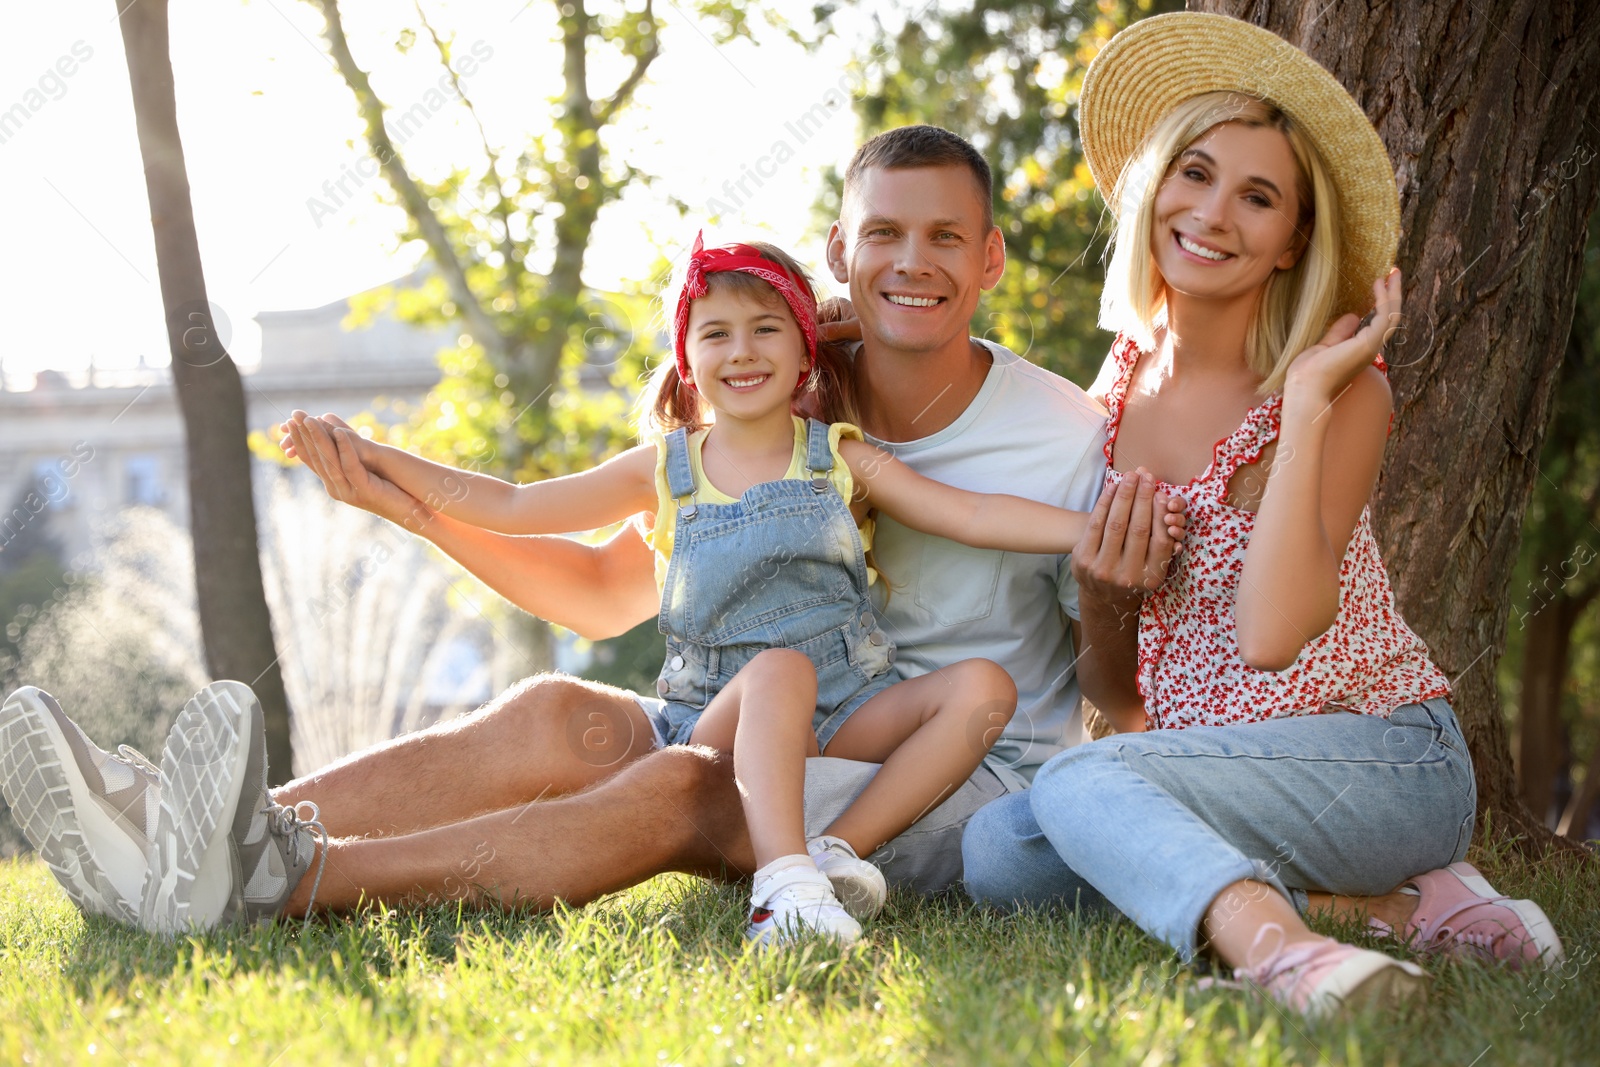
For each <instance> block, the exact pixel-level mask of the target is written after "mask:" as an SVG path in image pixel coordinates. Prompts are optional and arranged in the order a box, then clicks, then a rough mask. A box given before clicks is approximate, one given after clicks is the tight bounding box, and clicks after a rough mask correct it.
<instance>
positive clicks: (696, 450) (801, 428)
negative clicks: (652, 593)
mask: <svg viewBox="0 0 1600 1067" xmlns="http://www.w3.org/2000/svg"><path fill="white" fill-rule="evenodd" d="M793 418H794V455H793V456H792V457H791V458H790V459H789V469H788V470H786V471H784V472H783V477H784V479H789V478H802V479H806V480H810V475H809V474H808V473H807V471H806V420H805V419H802V418H800V417H799V416H798V415H796V416H793ZM709 432H710V431H709V430H698V431H696V432H694V433H692V434H690V435H689V466H690V467H691V468H692V469H693V471H694V484H695V493H694V502H695V503H696V504H737V503H738V500H736V499H735V498H733V497H731V496H728V495H727V494H726V493H723V492H719V491H718V490H717V487H716V486H714V485H712V484H711V481H710V479H708V478H707V477H706V471H705V467H703V466H702V465H701V463H700V449H701V447H702V446H703V445H704V444H705V439H706V434H707V433H709ZM844 437H848V438H850V439H851V440H854V441H861V440H865V438H864V437H863V436H862V434H861V431H860V430H859V429H857V428H856V427H855V426H852V425H851V424H850V423H848V422H836V423H834V424H833V425H831V426H829V427H828V450H829V451H830V452H832V453H833V470H832V471H830V472H829V474H828V480H829V481H831V482H832V483H833V487H834V488H835V489H837V490H838V491H839V496H840V497H841V498H843V499H844V501H845V503H846V504H848V503H849V502H850V500H851V498H852V496H853V494H854V493H855V479H853V478H852V477H851V476H850V465H849V464H848V463H846V462H845V461H844V457H843V456H841V455H839V441H840V439H841V438H844ZM650 441H651V443H652V444H654V445H655V446H656V518H655V526H654V528H653V529H648V530H645V531H644V540H645V544H647V545H649V546H650V547H651V548H652V549H654V550H655V554H656V588H657V589H664V588H665V587H666V584H667V563H668V562H669V561H670V560H671V559H672V542H673V534H674V532H675V531H676V530H677V526H678V502H677V501H676V500H674V499H673V496H672V490H671V489H669V488H668V487H667V442H666V437H665V435H663V434H659V433H658V434H652V435H651V437H650ZM873 526H874V523H873V521H872V519H870V518H868V519H865V520H863V521H862V522H860V523H858V524H857V527H856V528H857V529H858V530H859V531H860V532H861V548H862V550H863V551H867V550H870V549H871V548H872V531H873ZM877 580H878V572H877V571H875V570H873V569H872V568H871V567H868V568H867V584H868V585H871V584H872V583H873V582H875V581H877Z"/></svg>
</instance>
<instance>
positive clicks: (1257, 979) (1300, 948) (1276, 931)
mask: <svg viewBox="0 0 1600 1067" xmlns="http://www.w3.org/2000/svg"><path fill="white" fill-rule="evenodd" d="M1271 935H1276V936H1277V937H1279V938H1282V937H1283V927H1282V926H1281V925H1279V924H1278V923H1264V924H1263V925H1262V927H1261V929H1259V930H1257V931H1256V936H1255V939H1254V940H1253V941H1251V942H1250V949H1249V951H1248V952H1246V953H1245V959H1251V958H1253V957H1254V956H1255V954H1256V951H1257V950H1258V949H1259V948H1260V947H1261V942H1262V941H1263V940H1265V939H1266V938H1267V937H1269V936H1271ZM1330 946H1332V947H1335V948H1338V947H1342V946H1340V945H1339V943H1338V942H1337V941H1334V940H1333V939H1332V938H1319V939H1317V940H1315V941H1299V942H1296V943H1295V944H1293V945H1289V946H1287V947H1282V948H1279V949H1278V951H1276V952H1274V953H1273V954H1272V955H1270V956H1268V957H1267V958H1266V959H1264V960H1262V961H1261V962H1260V963H1258V964H1255V965H1254V966H1251V965H1249V964H1246V965H1245V966H1243V967H1236V968H1234V971H1233V977H1232V978H1231V979H1230V978H1202V979H1200V980H1199V981H1198V982H1196V983H1195V988H1196V989H1250V988H1252V987H1256V988H1260V989H1263V990H1267V991H1269V992H1270V991H1271V987H1272V986H1273V985H1274V984H1275V983H1278V982H1280V981H1281V980H1282V979H1284V978H1287V977H1289V976H1290V975H1291V973H1292V972H1295V971H1298V970H1300V969H1301V968H1303V967H1305V966H1306V965H1307V964H1309V963H1312V962H1313V961H1314V960H1315V959H1316V957H1318V956H1320V955H1321V954H1322V953H1324V952H1326V951H1327V950H1328V948H1329V947H1330ZM1288 984H1289V986H1291V987H1292V986H1293V985H1294V982H1293V981H1291V982H1289V983H1288Z"/></svg>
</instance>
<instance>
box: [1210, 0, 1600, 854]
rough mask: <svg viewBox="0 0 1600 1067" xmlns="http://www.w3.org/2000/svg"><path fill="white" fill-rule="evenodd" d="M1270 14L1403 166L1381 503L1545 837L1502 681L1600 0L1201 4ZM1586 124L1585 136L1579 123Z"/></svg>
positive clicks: (1581, 227)
mask: <svg viewBox="0 0 1600 1067" xmlns="http://www.w3.org/2000/svg"><path fill="white" fill-rule="evenodd" d="M1189 6H1190V8H1191V9H1198V10H1206V11H1213V12H1218V13H1220V14H1225V15H1232V16H1234V17H1236V18H1242V19H1246V20H1247V21H1250V22H1253V23H1255V24H1257V25H1260V26H1264V27H1266V28H1267V29H1269V30H1271V31H1273V32H1274V33H1276V34H1278V35H1279V36H1281V37H1283V38H1284V39H1285V40H1288V41H1289V42H1291V43H1293V44H1295V45H1297V46H1298V47H1300V48H1302V49H1304V50H1305V51H1306V52H1307V53H1309V54H1310V55H1311V56H1312V57H1313V58H1314V59H1316V60H1317V61H1318V62H1319V63H1321V64H1322V65H1323V66H1325V67H1326V68H1328V70H1330V71H1331V72H1332V73H1333V75H1334V76H1335V77H1336V78H1338V79H1339V81H1340V82H1341V83H1342V84H1343V85H1344V86H1345V87H1346V88H1347V89H1349V90H1350V92H1351V94H1352V95H1353V96H1354V97H1355V98H1356V100H1357V101H1359V102H1360V103H1361V105H1362V107H1363V108H1364V109H1365V110H1366V113H1367V116H1368V117H1369V118H1370V119H1372V121H1373V125H1374V126H1376V127H1377V130H1378V133H1379V135H1380V136H1381V137H1382V138H1383V142H1384V144H1385V145H1386V146H1387V147H1388V149H1389V156H1390V159H1391V160H1393V162H1394V164H1395V173H1396V176H1397V179H1398V181H1399V183H1400V204H1401V227H1402V232H1403V234H1404V236H1403V238H1402V240H1401V244H1400V251H1399V256H1398V259H1399V265H1400V267H1401V269H1402V270H1403V271H1404V272H1405V278H1406V291H1405V322H1406V327H1405V333H1404V337H1403V340H1402V341H1401V343H1398V344H1394V343H1392V344H1391V348H1390V352H1389V353H1388V354H1389V355H1390V356H1391V362H1392V368H1393V369H1392V373H1391V376H1390V383H1391V385H1392V386H1393V389H1394V399H1395V412H1396V419H1395V425H1394V432H1393V436H1392V437H1391V439H1390V443H1389V449H1388V455H1387V460H1386V463H1385V467H1384V471H1383V474H1382V476H1381V478H1380V479H1379V482H1378V488H1377V492H1376V493H1375V494H1374V497H1373V512H1374V516H1375V520H1376V524H1377V533H1378V538H1379V541H1380V543H1381V544H1382V547H1383V553H1384V559H1385V561H1386V562H1387V564H1388V566H1389V573H1390V575H1391V577H1392V578H1393V581H1394V588H1395V596H1396V598H1397V600H1398V602H1399V605H1400V609H1401V612H1402V613H1403V614H1404V616H1405V618H1406V620H1407V621H1408V622H1409V623H1410V624H1411V626H1412V627H1413V628H1414V629H1415V630H1416V631H1417V632H1418V633H1419V634H1420V635H1421V636H1422V637H1423V639H1424V640H1426V641H1427V642H1428V647H1429V649H1430V650H1431V651H1432V654H1433V658H1434V660H1435V661H1436V662H1437V663H1438V664H1439V666H1440V668H1441V669H1442V670H1444V672H1445V673H1446V674H1447V675H1448V676H1449V678H1450V683H1451V686H1452V688H1453V691H1454V693H1453V703H1454V705H1455V708H1456V712H1457V714H1458V715H1459V716H1460V718H1461V724H1462V728H1463V731H1464V732H1465V734H1466V737H1467V743H1468V745H1469V746H1470V748H1471V750H1472V758H1473V763H1474V765H1475V767H1476V771H1477V777H1478V802H1479V810H1480V817H1481V816H1482V815H1484V814H1490V813H1492V817H1493V825H1494V826H1495V827H1496V828H1498V829H1500V830H1503V831H1509V832H1511V833H1515V834H1520V835H1523V840H1524V845H1525V847H1526V848H1528V849H1529V850H1530V851H1532V852H1535V853H1537V852H1541V851H1543V850H1544V849H1545V848H1546V847H1548V846H1550V845H1552V844H1554V843H1555V842H1556V840H1557V839H1556V838H1555V837H1554V836H1553V835H1552V834H1550V832H1549V831H1548V830H1547V829H1546V828H1545V826H1544V822H1543V820H1542V819H1540V818H1538V817H1536V816H1535V815H1534V814H1533V813H1531V812H1529V811H1528V809H1527V807H1526V806H1525V805H1523V803H1522V802H1521V800H1520V799H1519V797H1518V795H1517V786H1516V780H1515V777H1514V775H1513V772H1512V762H1511V750H1510V745H1509V742H1508V739H1507V733H1506V727H1505V721H1504V718H1503V716H1502V713H1501V709H1500V699H1499V693H1498V691H1497V690H1496V687H1495V667H1496V664H1497V661H1498V660H1499V657H1500V653H1501V652H1502V651H1503V649H1504V647H1505V635H1506V619H1507V613H1508V610H1509V603H1510V601H1509V597H1508V596H1507V584H1508V582H1509V580H1510V575H1511V570H1512V567H1513V565H1514V564H1515V562H1516V557H1517V547H1518V542H1519V539H1520V536H1521V527H1522V517H1523V512H1524V511H1525V509H1526V508H1527V504H1528V496H1529V492H1530V490H1531V487H1532V484H1533V479H1534V478H1535V477H1537V460H1538V457H1539V446H1540V442H1541V441H1542V440H1543V437H1544V433H1545V430H1546V428H1547V425H1548V423H1549V419H1550V414H1551V403H1550V400H1551V392H1552V388H1553V386H1554V385H1555V381H1556V370H1557V368H1558V366H1559V365H1560V362H1561V356H1562V353H1563V351H1564V350H1565V347H1566V341H1567V332H1568V329H1569V327H1570V324H1571V321H1572V307H1573V295H1574V292H1575V291H1576V287H1577V283H1578V276H1579V269H1580V266H1581V261H1582V253H1583V245H1584V239H1585V235H1586V227H1587V220H1588V217H1589V215H1590V213H1591V211H1592V210H1593V208H1594V206H1595V202H1596V196H1597V194H1600V167H1592V166H1588V165H1587V164H1588V163H1589V162H1590V161H1591V160H1593V158H1594V156H1595V153H1596V151H1597V146H1596V144H1595V135H1594V133H1593V132H1592V131H1593V128H1594V127H1593V126H1592V125H1591V123H1590V119H1591V117H1592V116H1593V115H1594V113H1595V104H1596V96H1597V94H1600V78H1596V77H1595V76H1594V72H1595V70H1596V69H1597V67H1600V5H1597V4H1593V3H1587V2H1578V0H1559V2H1549V3H1546V2H1540V0H1409V2H1407V3H1404V4H1382V5H1369V4H1365V3H1340V4H1332V3H1317V4H1302V3H1298V2H1294V0H1190V4H1189ZM1586 131H1587V132H1586Z"/></svg>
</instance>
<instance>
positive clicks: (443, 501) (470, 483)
mask: <svg viewBox="0 0 1600 1067" xmlns="http://www.w3.org/2000/svg"><path fill="white" fill-rule="evenodd" d="M290 418H291V420H292V421H294V422H297V423H305V422H308V421H319V420H314V419H312V418H311V417H310V416H308V415H306V413H305V412H303V411H296V412H294V414H293V415H291V416H290ZM320 425H321V426H322V429H324V430H325V431H326V432H327V433H328V435H329V437H333V438H335V439H343V440H345V441H346V443H348V444H350V445H351V446H353V447H354V448H355V451H356V455H357V457H358V458H359V459H360V460H361V464H362V466H364V467H366V468H367V469H368V470H370V471H372V472H373V473H374V474H376V475H378V476H379V477H381V478H384V479H386V480H388V481H390V482H393V483H394V484H395V485H396V486H398V487H399V488H400V489H402V490H404V491H405V492H407V493H410V494H411V495H412V496H414V497H416V498H417V499H418V500H420V501H422V502H423V503H424V504H425V505H427V507H428V508H429V509H430V510H432V511H436V512H438V513H439V514H441V515H447V516H449V517H450V518H452V519H456V520H458V521H460V522H465V523H468V524H470V525H473V526H477V527H480V528H482V529H485V530H492V531H494V532H496V533H504V534H554V533H571V532H574V531H579V530H596V529H599V528H600V527H602V526H609V525H611V524H612V523H614V522H619V521H621V520H622V519H625V518H627V517H628V516H630V515H634V514H637V513H638V512H641V511H653V510H655V506H656V498H655V497H656V492H655V463H656V450H655V447H654V446H653V445H640V446H638V447H636V448H632V449H629V450H628V451H627V452H624V453H623V454H622V455H620V456H617V457H615V458H613V459H610V460H607V461H606V462H605V463H602V464H601V465H600V466H598V467H595V468H594V469H593V470H587V471H583V472H582V473H580V474H569V475H567V476H566V477H563V478H551V479H549V480H548V481H543V482H530V483H528V484H526V485H513V484H512V483H510V482H507V481H503V480H502V479H500V478H496V477H494V476H493V475H489V474H479V473H476V472H474V471H465V470H458V469H457V468H455V467H447V466H445V465H444V464H442V463H434V462H433V461H432V460H427V459H423V458H422V457H421V456H414V455H412V454H411V453H409V452H406V451H404V450H403V449H399V448H394V447H393V446H390V445H384V444H379V443H378V442H376V441H370V440H367V439H366V438H364V437H362V436H360V435H359V434H357V433H355V432H354V431H353V430H350V429H346V428H342V427H337V426H332V425H329V424H326V423H321V424H320Z"/></svg>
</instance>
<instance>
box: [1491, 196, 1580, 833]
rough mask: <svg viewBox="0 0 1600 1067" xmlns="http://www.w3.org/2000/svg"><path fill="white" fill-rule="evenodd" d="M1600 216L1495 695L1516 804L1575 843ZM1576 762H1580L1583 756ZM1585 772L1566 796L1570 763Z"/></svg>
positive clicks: (1514, 583) (1536, 488)
mask: <svg viewBox="0 0 1600 1067" xmlns="http://www.w3.org/2000/svg"><path fill="white" fill-rule="evenodd" d="M1597 222H1600V214H1596V215H1595V216H1592V217H1591V218H1590V220H1589V239H1588V244H1587V245H1586V246H1585V248H1584V253H1583V275H1582V279H1581V281H1580V282H1579V285H1578V297H1577V301H1576V304H1575V307H1574V309H1573V314H1572V333H1571V335H1570V336H1569V337H1568V340H1567V351H1566V356H1565V359H1564V361H1563V363H1562V366H1561V377H1560V379H1559V380H1558V382H1557V384H1556V396H1555V415H1554V416H1553V418H1552V419H1551V422H1550V429H1549V431H1548V433H1547V435H1546V436H1545V440H1544V447H1543V449H1542V450H1541V452H1540V456H1539V476H1538V478H1537V479H1536V480H1535V481H1534V485H1533V498H1532V499H1531V500H1530V501H1529V503H1528V512H1527V517H1526V518H1525V519H1524V522H1523V529H1522V547H1521V551H1520V552H1519V554H1518V558H1517V567H1516V570H1515V572H1514V573H1513V576H1512V580H1511V619H1510V625H1509V630H1508V640H1507V647H1506V656H1505V660H1504V663H1503V665H1502V668H1501V676H1502V688H1503V690H1504V691H1505V693H1506V696H1507V697H1508V698H1509V700H1510V702H1511V703H1512V704H1513V705H1514V707H1515V709H1516V716H1515V718H1516V722H1517V726H1518V729H1517V772H1518V784H1519V787H1520V790H1521V794H1522V799H1523V801H1524V802H1526V803H1527V804H1528V806H1529V807H1530V808H1531V809H1532V810H1533V812H1534V814H1535V815H1539V816H1543V817H1545V818H1546V821H1547V822H1549V823H1551V824H1552V825H1553V826H1554V827H1555V829H1556V832H1557V833H1560V834H1564V835H1567V836H1570V837H1574V838H1580V839H1581V838H1582V837H1583V835H1584V833H1585V831H1586V828H1587V825H1588V815H1589V812H1590V810H1591V809H1592V808H1593V807H1594V805H1595V802H1596V801H1597V800H1600V699H1597V697H1600V676H1597V666H1600V664H1597V663H1596V656H1595V644H1596V640H1595V639H1596V630H1597V629H1600V620H1597V616H1600V611H1596V610H1595V604H1596V601H1597V599H1600V423H1597V422H1596V421H1595V417H1594V416H1595V398H1596V397H1597V396H1600V227H1597V226H1596V223H1597ZM1585 754H1587V758H1586V759H1585ZM1579 760H1584V761H1585V762H1586V764H1587V768H1586V770H1585V771H1584V773H1583V775H1582V777H1581V778H1579V779H1578V780H1577V781H1576V782H1574V783H1573V785H1574V786H1575V788H1574V789H1573V790H1572V791H1571V795H1570V796H1568V797H1562V796H1561V795H1560V792H1559V790H1558V785H1559V784H1560V779H1561V778H1562V776H1563V773H1565V775H1566V776H1567V777H1569V778H1570V777H1571V776H1572V774H1571V772H1572V770H1573V767H1574V764H1575V763H1576V762H1577V761H1579Z"/></svg>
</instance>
